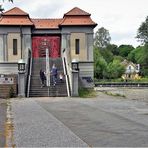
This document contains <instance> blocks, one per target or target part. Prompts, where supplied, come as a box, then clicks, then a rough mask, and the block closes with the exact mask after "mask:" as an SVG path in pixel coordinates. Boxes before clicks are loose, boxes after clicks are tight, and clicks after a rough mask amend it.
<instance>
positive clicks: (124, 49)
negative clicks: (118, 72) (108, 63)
mask: <svg viewBox="0 0 148 148" xmlns="http://www.w3.org/2000/svg"><path fill="white" fill-rule="evenodd" d="M134 49H135V48H134V47H133V46H132V45H120V46H119V47H118V50H119V55H120V56H122V57H127V56H128V54H129V53H130V52H131V51H132V50H134Z"/></svg>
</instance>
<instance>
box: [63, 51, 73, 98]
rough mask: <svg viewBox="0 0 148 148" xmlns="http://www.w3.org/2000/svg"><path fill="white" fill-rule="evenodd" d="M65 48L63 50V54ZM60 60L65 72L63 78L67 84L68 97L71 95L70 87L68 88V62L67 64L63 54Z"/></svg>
mask: <svg viewBox="0 0 148 148" xmlns="http://www.w3.org/2000/svg"><path fill="white" fill-rule="evenodd" d="M64 52H65V49H64V50H63V55H64ZM66 56H67V55H66ZM62 60H63V67H64V73H65V78H66V86H67V93H68V97H69V96H71V89H70V80H69V75H68V71H67V69H68V64H67V60H66V58H65V57H64V56H62Z"/></svg>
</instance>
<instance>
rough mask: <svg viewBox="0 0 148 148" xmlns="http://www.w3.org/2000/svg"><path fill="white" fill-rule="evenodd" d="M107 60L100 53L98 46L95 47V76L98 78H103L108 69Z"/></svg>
mask: <svg viewBox="0 0 148 148" xmlns="http://www.w3.org/2000/svg"><path fill="white" fill-rule="evenodd" d="M106 67H107V62H106V61H105V59H104V58H103V57H102V55H101V54H100V53H99V50H98V48H97V47H94V76H95V78H97V79H103V78H104V73H105V71H106Z"/></svg>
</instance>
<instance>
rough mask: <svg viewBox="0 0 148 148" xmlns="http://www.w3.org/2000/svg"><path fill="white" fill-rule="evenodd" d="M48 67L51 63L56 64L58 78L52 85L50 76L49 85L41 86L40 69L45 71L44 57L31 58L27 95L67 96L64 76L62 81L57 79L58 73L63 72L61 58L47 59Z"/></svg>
mask: <svg viewBox="0 0 148 148" xmlns="http://www.w3.org/2000/svg"><path fill="white" fill-rule="evenodd" d="M49 63H50V69H51V67H52V65H53V63H54V64H55V65H56V67H57V69H58V80H57V84H56V86H54V85H53V81H52V78H51V77H50V82H51V84H50V86H49V87H42V88H41V80H40V75H39V72H40V69H43V70H44V71H46V58H36V59H33V63H32V75H31V82H30V92H29V97H48V96H50V97H64V96H67V87H66V81H65V77H64V79H63V82H60V80H59V74H60V73H61V72H63V62H62V59H61V58H56V59H51V58H50V60H49Z"/></svg>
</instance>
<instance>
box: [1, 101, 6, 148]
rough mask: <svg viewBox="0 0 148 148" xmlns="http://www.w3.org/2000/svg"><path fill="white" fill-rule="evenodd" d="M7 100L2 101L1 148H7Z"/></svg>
mask: <svg viewBox="0 0 148 148" xmlns="http://www.w3.org/2000/svg"><path fill="white" fill-rule="evenodd" d="M5 121H6V100H3V99H0V147H4V146H5V142H6V141H5V140H6V139H5V129H4V127H5Z"/></svg>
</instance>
